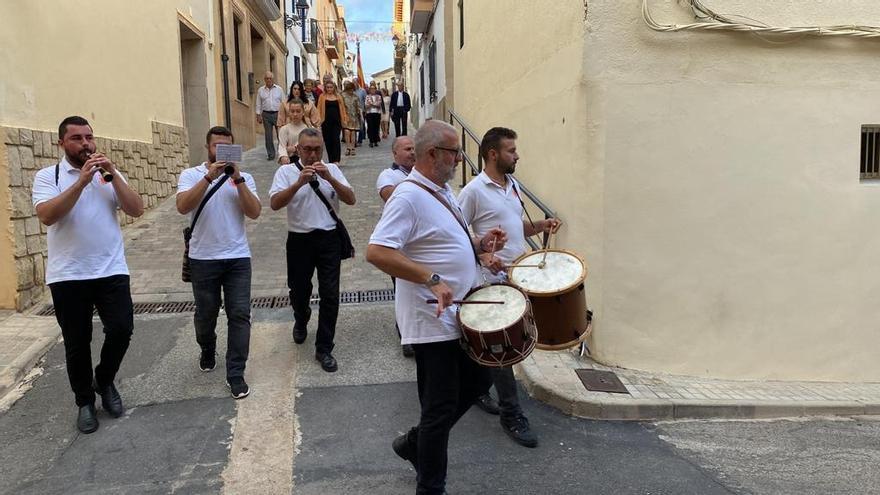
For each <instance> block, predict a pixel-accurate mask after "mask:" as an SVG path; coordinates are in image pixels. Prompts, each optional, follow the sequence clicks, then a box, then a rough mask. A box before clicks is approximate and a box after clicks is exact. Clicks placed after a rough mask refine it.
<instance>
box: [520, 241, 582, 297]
mask: <svg viewBox="0 0 880 495" xmlns="http://www.w3.org/2000/svg"><path fill="white" fill-rule="evenodd" d="M545 252H546V253H547V258H546V259H545V262H546V264H545V265H544V268H538V267H533V266H531V265H537V264H539V263H540V262H541V259H543V258H544V253H545ZM516 265H529V266H516ZM586 277H587V266H586V265H585V264H584V262H583V260H581V259H580V258H579V257H577V256H576V255H574V254H572V253H569V252H567V251H559V250H542V251H533V252H531V253H528V254H525V255H523V256H521V257H520V258H519V259H517V260H516V261H515V262H514V267H513V268H511V269H510V273H509V279H510V281H511V282H512V283H513V284H515V285H516V286H518V287H520V288H521V289H522V290H524V291H526V292H527V293H529V294H553V293H556V292H560V291H566V290H568V289H570V288H572V287H574V286H577V285H580V284H581V282H583V281H584V279H585V278H586Z"/></svg>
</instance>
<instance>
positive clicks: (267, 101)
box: [255, 71, 284, 160]
mask: <svg viewBox="0 0 880 495" xmlns="http://www.w3.org/2000/svg"><path fill="white" fill-rule="evenodd" d="M263 82H265V83H266V85H265V86H260V88H259V89H257V98H256V100H257V101H256V105H255V106H256V109H255V110H256V112H257V123H258V124H263V131H265V134H266V136H265V137H266V154H267V155H268V159H269V160H274V159H275V142H274V141H273V139H274V136H275V127H276V126H277V124H278V111H279V110H280V109H281V103H282V102H283V101H284V90H283V89H282V88H281V86H279V85H277V84H275V76H274V75H273V74H272V73H271V72H269V71H266V74H265V75H264V76H263Z"/></svg>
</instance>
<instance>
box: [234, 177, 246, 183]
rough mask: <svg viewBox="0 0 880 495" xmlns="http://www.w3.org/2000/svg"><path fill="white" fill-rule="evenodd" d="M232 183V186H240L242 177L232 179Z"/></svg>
mask: <svg viewBox="0 0 880 495" xmlns="http://www.w3.org/2000/svg"><path fill="white" fill-rule="evenodd" d="M232 182H233V183H234V184H242V183H243V182H244V177H239V178H237V179H233V180H232Z"/></svg>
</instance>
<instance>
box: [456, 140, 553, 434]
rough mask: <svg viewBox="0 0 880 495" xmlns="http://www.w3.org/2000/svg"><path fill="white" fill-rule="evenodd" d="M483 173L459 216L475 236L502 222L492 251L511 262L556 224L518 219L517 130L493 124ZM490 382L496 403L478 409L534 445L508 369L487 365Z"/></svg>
mask: <svg viewBox="0 0 880 495" xmlns="http://www.w3.org/2000/svg"><path fill="white" fill-rule="evenodd" d="M480 156H482V157H483V164H484V166H483V171H482V172H481V173H480V175H478V176H477V177H475V178H474V180H472V181H470V182H469V183H468V184H467V185H466V186H465V187H464V189H462V191H461V193H460V194H459V196H458V201H459V203H460V204H461V209H462V212H464V218H465V220H466V221H467V222H468V224H470V226H471V228H472V229H473V231H474V233H475V234H476V235H483V234H485V233H486V232H489V231H490V230H491V229H492V228H493V227H498V226H499V225H500V226H501V229H503V230H504V231H505V232H507V233H508V236H509V239H508V241H507V244H506V245H505V246H504V248H503V249H500V250H498V251H496V252H495V256H496V257H498V258H500V260H501V262H502V263H503V264H504V265H510V264H512V263H513V262H514V260H516V259H517V258H519V257H520V256H521V255H523V254H525V252H526V250H527V247H528V245H527V244H526V237H529V236H533V235H535V234H538V233H541V232H550V231H551V230H553V231H555V230H556V229H558V228H559V225H560V222H559V220H557V219H555V218H550V219H546V220H538V221H537V222H535V223H534V224H532V223H531V222H530V221H528V220H526V219H524V218H523V213H524V211H525V210H524V207H523V204H522V201H520V196H519V191H520V188H519V186H518V185H517V184H516V181H515V180H514V178H513V175H512V174H513V173H514V171H515V170H516V163H517V161H518V160H519V155H517V152H516V132H514V131H512V130H511V129H506V128H503V127H493V128H492V129H489V131H488V132H487V133H486V134H485V135H484V136H483V140H482V142H481V143H480ZM484 277H486V280H487V281H488V282H490V283H499V282H504V281H506V280H507V276H506V274H505V272H503V271H502V272H499V273H497V274H492V273H489V272H488V270H485V269H484ZM490 373H491V375H492V382H493V384H494V385H495V391H496V392H497V393H498V403H497V404H496V403H495V401H494V400H492V397H491V396H490V395H489V393H488V392H487V393H485V394H483V395H481V396H480V397H478V398H477V402H476V403H477V406H479V407H480V409H483V410H484V411H486V412H488V413H490V414H499V413H500V416H501V428H502V429H503V430H504V432H505V433H507V435H508V436H510V438H512V439H513V440H514V441H515V442H517V443H518V444H520V445H523V446H525V447H537V445H538V439H537V437H536V436H535V434H534V433H533V432H532V430H531V427H530V426H529V420H528V419H527V418H526V416H525V415H524V414H523V412H522V408H521V407H520V404H519V397H518V395H517V390H516V379H515V378H514V376H513V369H512V368H510V367H504V368H491V369H490Z"/></svg>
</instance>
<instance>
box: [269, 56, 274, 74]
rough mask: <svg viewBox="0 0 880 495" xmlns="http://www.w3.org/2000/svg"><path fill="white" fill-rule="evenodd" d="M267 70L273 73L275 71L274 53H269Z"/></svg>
mask: <svg viewBox="0 0 880 495" xmlns="http://www.w3.org/2000/svg"><path fill="white" fill-rule="evenodd" d="M269 72H271V73H272V74H273V75H274V74H275V72H276V71H275V54H274V53H270V54H269Z"/></svg>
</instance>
